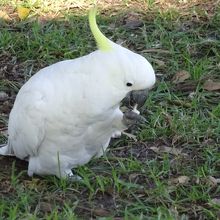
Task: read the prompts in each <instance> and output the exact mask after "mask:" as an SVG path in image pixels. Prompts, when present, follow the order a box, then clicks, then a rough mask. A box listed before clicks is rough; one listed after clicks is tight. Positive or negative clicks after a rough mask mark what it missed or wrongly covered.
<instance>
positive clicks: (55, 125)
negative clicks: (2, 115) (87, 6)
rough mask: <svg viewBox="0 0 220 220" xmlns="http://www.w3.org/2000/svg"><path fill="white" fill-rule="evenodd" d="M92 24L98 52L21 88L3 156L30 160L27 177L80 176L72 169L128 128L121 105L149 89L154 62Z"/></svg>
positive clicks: (91, 15) (42, 73)
mask: <svg viewBox="0 0 220 220" xmlns="http://www.w3.org/2000/svg"><path fill="white" fill-rule="evenodd" d="M89 24H90V28H91V31H92V34H93V36H94V38H95V40H96V43H97V46H98V50H96V51H94V52H92V53H90V54H88V55H86V56H83V57H80V58H77V59H73V60H66V61H61V62H58V63H55V64H53V65H50V66H48V67H45V68H43V69H41V70H40V71H39V72H37V73H36V74H35V75H34V76H32V77H31V78H30V79H29V80H28V81H27V82H26V83H25V84H24V85H23V86H22V88H21V89H20V91H19V92H18V95H17V97H16V100H15V103H14V106H13V108H12V110H11V113H10V116H9V123H8V143H7V145H5V146H3V147H1V148H0V154H2V155H15V156H16V157H18V158H20V159H23V160H28V162H29V165H28V175H29V176H32V175H33V174H38V175H56V176H57V177H59V178H65V177H70V178H76V175H74V174H73V173H72V168H74V167H77V166H80V165H82V164H85V163H87V162H88V161H89V160H90V159H91V158H93V157H99V156H101V155H102V154H103V152H104V151H105V150H106V148H107V147H108V145H109V142H110V139H111V137H114V136H115V135H117V134H120V132H122V131H123V130H125V129H126V123H125V121H126V120H124V119H125V118H124V114H123V113H122V112H121V110H120V109H119V107H120V102H121V100H122V99H123V98H125V96H126V95H127V94H128V93H129V92H131V91H132V90H143V89H148V88H151V87H152V86H153V85H154V83H155V73H154V70H153V68H152V66H151V64H150V63H149V62H148V61H147V60H146V59H145V58H144V57H143V56H141V55H138V54H136V53H134V52H132V51H130V50H128V49H126V48H124V47H122V46H120V45H117V44H115V43H113V42H112V41H110V40H109V39H108V38H106V37H105V36H104V35H103V34H102V33H101V32H100V30H99V28H98V26H97V24H96V8H93V9H91V10H90V12H89Z"/></svg>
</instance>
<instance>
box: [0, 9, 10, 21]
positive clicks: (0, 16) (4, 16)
mask: <svg viewBox="0 0 220 220" xmlns="http://www.w3.org/2000/svg"><path fill="white" fill-rule="evenodd" d="M0 19H3V20H5V21H10V20H11V18H10V17H9V16H8V14H7V12H5V11H2V10H0Z"/></svg>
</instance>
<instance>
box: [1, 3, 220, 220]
mask: <svg viewBox="0 0 220 220" xmlns="http://www.w3.org/2000/svg"><path fill="white" fill-rule="evenodd" d="M48 2H49V1H48ZM60 2H62V1H60ZM73 2H74V1H72V3H73ZM167 2H169V1H167ZM192 2H194V1H192ZM171 3H172V4H175V3H173V2H172V1H170V4H171ZM200 3H201V2H200ZM200 3H199V4H198V5H197V6H195V5H188V9H189V10H187V7H185V5H184V7H183V6H181V7H182V8H180V9H178V7H177V8H171V9H169V8H167V7H168V6H167V5H163V4H162V3H159V5H157V4H156V3H155V1H152V0H150V1H122V3H121V2H120V4H119V5H117V8H114V9H113V8H112V7H111V5H108V4H107V3H105V4H106V5H104V3H102V4H101V6H106V8H107V9H106V10H104V9H103V10H104V11H105V14H104V15H100V16H98V23H99V24H100V27H101V29H102V30H103V32H104V33H105V34H106V35H107V36H109V37H111V38H112V39H113V40H114V41H117V40H120V41H122V42H123V44H124V46H127V47H129V48H130V49H132V50H134V51H136V52H138V53H140V54H142V55H144V56H146V57H147V58H148V59H149V60H150V61H151V62H152V64H153V66H154V68H155V70H156V73H157V79H158V80H157V85H156V86H155V88H154V89H153V90H152V91H151V93H150V94H149V98H148V100H147V102H146V104H145V107H144V108H143V109H142V112H143V115H145V116H146V118H147V122H146V124H144V125H143V126H141V127H139V128H137V129H136V131H135V135H136V136H137V139H138V141H134V140H132V139H129V138H127V137H122V138H120V139H117V140H114V141H113V142H112V143H111V147H110V148H109V151H108V152H107V153H106V155H105V156H104V157H103V158H100V159H94V160H92V161H91V162H90V163H89V164H86V165H85V166H82V167H79V168H77V169H75V172H76V173H77V174H78V175H80V176H81V177H82V181H81V182H75V183H69V182H67V181H65V180H58V179H57V178H55V177H51V176H50V177H46V178H40V177H37V176H35V177H34V178H29V177H28V176H27V174H26V169H27V164H26V163H25V162H22V161H19V160H15V158H5V157H0V163H1V166H0V171H1V172H0V181H1V185H0V219H10V220H12V219H30V220H31V219H33V220H34V219H47V220H49V219H51V220H52V219H67V220H68V219H90V218H94V219H95V218H96V219H102V220H104V219H105V220H107V219H109V220H110V219H127V220H129V219H137V220H139V219H161V220H162V219H167V220H169V219H217V218H219V216H220V212H219V208H220V202H219V199H220V185H219V183H217V182H218V181H219V179H220V151H219V144H220V143H219V142H220V141H219V134H220V122H219V121H220V104H219V100H220V99H219V97H220V96H219V95H220V93H219V91H217V90H216V91H207V90H205V89H204V86H203V85H204V83H205V82H206V81H207V80H208V79H212V80H214V81H218V82H219V81H220V65H219V64H220V54H219V49H220V46H219V45H220V39H219V35H220V31H219V21H220V11H219V9H218V7H216V5H215V4H214V2H210V1H207V4H205V5H203V3H201V4H202V7H200ZM30 4H31V2H28V1H27V2H26V5H25V6H26V7H30V8H31V9H32V11H31V14H30V15H29V19H25V20H23V21H20V20H19V19H18V18H17V17H16V13H14V14H13V13H11V12H12V11H13V10H14V9H15V5H14V4H13V2H12V4H11V2H9V1H7V0H4V1H3V2H2V7H3V9H4V10H5V11H6V12H8V14H9V16H10V17H11V18H12V20H11V21H2V22H1V23H0V25H1V32H0V70H1V72H2V75H1V76H0V80H1V81H0V91H4V92H5V93H7V94H8V96H9V98H8V99H7V100H3V101H1V107H0V112H1V114H0V128H1V131H4V130H5V128H6V126H7V118H8V114H9V111H10V109H11V107H12V103H13V100H14V98H15V95H16V93H17V92H18V89H19V88H20V86H21V85H22V84H23V83H24V82H25V81H26V80H27V79H28V78H29V77H30V76H31V75H33V74H34V73H35V72H36V71H37V70H39V69H41V68H42V67H43V66H46V65H49V64H52V63H54V62H56V61H60V60H64V59H73V58H76V57H79V56H82V55H85V54H87V53H89V52H91V51H93V50H94V49H95V43H94V41H93V39H92V36H91V34H90V31H89V27H88V23H87V17H86V16H85V8H86V7H87V5H86V6H85V8H83V6H82V7H81V8H80V7H79V8H73V9H68V13H67V12H65V11H61V12H62V13H61V14H62V16H55V15H54V13H55V12H57V10H58V11H59V12H60V8H59V7H58V6H59V5H56V7H55V6H54V8H53V4H52V5H50V4H48V7H47V8H46V9H47V10H46V9H43V8H42V7H41V6H39V5H38V6H36V5H30ZM164 4H165V3H164ZM176 4H177V3H176ZM82 5H83V3H82ZM140 5H141V6H143V8H144V10H145V9H146V8H147V5H148V6H149V9H148V10H149V11H148V13H147V14H146V13H145V12H143V11H141V10H139V9H140V8H138V7H139V6H140ZM9 6H10V7H9ZM49 6H50V7H51V8H50V7H49ZM65 6H67V4H66V5H65ZM132 6H133V7H135V8H136V9H137V12H136V13H137V14H138V19H139V20H141V22H142V25H141V26H140V27H137V28H134V29H133V27H126V26H125V25H124V23H125V22H126V21H127V20H128V19H133V20H137V17H135V15H132V13H131V12H130V9H131V7H132ZM165 6H166V7H165ZM177 6H178V5H177ZM12 9H13V10H12ZM55 9H57V10H55ZM45 10H46V11H47V12H45ZM114 10H115V11H116V12H115V11H114ZM146 10H147V9H146ZM15 11H16V9H15ZM50 11H51V13H52V12H53V13H52V15H53V16H54V19H50V18H48V17H46V18H45V16H46V15H48V13H49V12H50ZM79 11H80V12H79ZM186 11H187V14H185V13H186ZM10 13H11V14H10ZM112 14H113V15H114V16H110V15H112ZM132 16H133V17H132ZM37 18H38V19H37ZM149 49H151V52H148V51H149ZM182 70H185V71H187V72H188V73H190V78H189V79H187V80H184V82H182V83H176V84H175V83H174V82H173V77H174V76H175V75H176V74H177V73H178V72H180V71H182ZM0 138H1V139H0V140H1V141H2V142H4V141H5V140H6V138H5V136H4V134H1V136H0ZM164 146H166V147H170V148H168V150H167V148H164ZM169 149H170V150H169ZM171 149H175V150H177V151H176V152H174V151H171ZM178 178H179V179H178ZM181 180H182V181H181ZM217 180H218V181H217Z"/></svg>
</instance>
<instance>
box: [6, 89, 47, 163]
mask: <svg viewBox="0 0 220 220" xmlns="http://www.w3.org/2000/svg"><path fill="white" fill-rule="evenodd" d="M45 103H46V101H45V97H44V96H43V95H42V94H41V93H40V92H37V91H34V92H33V91H32V92H31V91H29V92H24V93H22V94H19V95H18V97H17V99H16V101H15V104H14V107H13V109H12V111H11V113H10V118H9V125H8V133H9V143H8V144H9V147H10V148H12V150H13V152H14V153H15V155H16V156H17V157H19V158H21V159H24V158H26V157H28V156H33V155H36V154H37V152H38V148H39V146H40V144H41V142H42V141H43V139H44V136H45V114H44V111H45Z"/></svg>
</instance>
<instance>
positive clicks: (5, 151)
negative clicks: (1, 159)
mask: <svg viewBox="0 0 220 220" xmlns="http://www.w3.org/2000/svg"><path fill="white" fill-rule="evenodd" d="M0 155H5V156H13V152H12V151H11V149H10V147H9V145H8V144H1V145H0Z"/></svg>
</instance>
